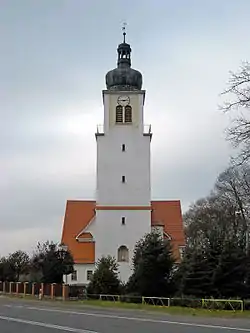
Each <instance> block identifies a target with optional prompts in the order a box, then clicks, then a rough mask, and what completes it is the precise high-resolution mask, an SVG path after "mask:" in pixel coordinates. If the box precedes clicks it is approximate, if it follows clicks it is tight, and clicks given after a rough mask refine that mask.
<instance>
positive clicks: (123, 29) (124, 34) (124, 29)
mask: <svg viewBox="0 0 250 333" xmlns="http://www.w3.org/2000/svg"><path fill="white" fill-rule="evenodd" d="M126 25H127V23H126V22H124V23H123V27H122V31H123V43H126Z"/></svg>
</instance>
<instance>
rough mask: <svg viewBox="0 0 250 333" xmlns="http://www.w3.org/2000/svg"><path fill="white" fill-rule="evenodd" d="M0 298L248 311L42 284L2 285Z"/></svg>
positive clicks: (208, 301)
mask: <svg viewBox="0 0 250 333" xmlns="http://www.w3.org/2000/svg"><path fill="white" fill-rule="evenodd" d="M0 294H7V295H13V296H17V297H26V296H30V297H34V298H39V299H43V298H45V299H60V300H99V301H104V302H105V301H109V302H116V303H117V302H120V303H137V304H142V305H149V306H150V305H151V306H161V307H174V306H179V307H188V308H204V309H207V310H210V311H212V310H228V311H245V310H248V311H249V310H250V300H240V299H236V300H233V299H213V298H203V299H195V298H184V297H182V298H169V297H142V296H137V295H106V294H101V295H93V294H92V295H91V294H87V291H86V286H79V285H78V286H75V285H72V286H69V285H65V284H55V283H53V284H44V283H29V282H1V281H0Z"/></svg>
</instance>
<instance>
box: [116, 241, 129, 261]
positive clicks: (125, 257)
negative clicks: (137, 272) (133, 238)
mask: <svg viewBox="0 0 250 333" xmlns="http://www.w3.org/2000/svg"><path fill="white" fill-rule="evenodd" d="M117 261H118V262H121V261H124V262H128V261H129V254H128V248H127V247H126V246H125V245H122V246H120V247H119V249H118V260H117Z"/></svg>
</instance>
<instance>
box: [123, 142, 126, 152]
mask: <svg viewBox="0 0 250 333" xmlns="http://www.w3.org/2000/svg"><path fill="white" fill-rule="evenodd" d="M125 149H126V147H125V144H124V143H123V144H122V151H125Z"/></svg>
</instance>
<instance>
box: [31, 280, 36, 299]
mask: <svg viewBox="0 0 250 333" xmlns="http://www.w3.org/2000/svg"><path fill="white" fill-rule="evenodd" d="M35 285H36V283H35V282H33V283H32V291H31V295H32V296H33V297H34V296H35Z"/></svg>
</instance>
